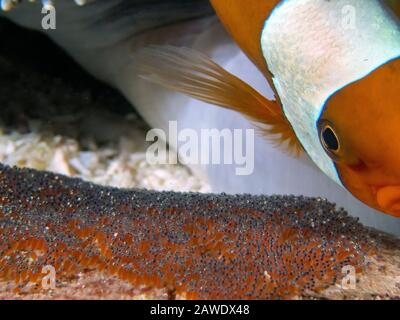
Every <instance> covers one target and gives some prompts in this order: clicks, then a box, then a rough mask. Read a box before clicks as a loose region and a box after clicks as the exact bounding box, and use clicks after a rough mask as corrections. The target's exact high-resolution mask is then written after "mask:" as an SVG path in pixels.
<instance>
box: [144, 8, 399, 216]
mask: <svg viewBox="0 0 400 320" xmlns="http://www.w3.org/2000/svg"><path fill="white" fill-rule="evenodd" d="M211 4H212V5H213V7H214V9H215V11H216V13H217V15H218V16H219V18H220V20H221V21H222V23H223V24H224V26H225V27H226V29H227V30H228V32H229V33H230V34H231V36H232V37H233V39H234V40H235V41H236V42H237V44H238V45H239V46H240V47H241V49H242V50H243V51H244V52H245V53H246V54H247V55H248V57H249V58H250V59H251V60H252V61H253V62H254V64H255V65H257V67H258V68H259V69H260V70H261V71H262V73H263V74H264V75H265V77H266V79H267V80H268V82H269V84H270V86H271V87H272V89H273V90H274V92H275V97H276V100H275V101H269V100H267V99H266V98H265V97H263V96H261V95H260V94H259V93H258V92H256V91H255V90H254V89H253V88H251V87H250V86H249V85H247V84H246V83H244V82H243V81H241V80H240V79H238V78H237V77H235V76H233V75H232V74H230V73H228V72H227V71H226V70H224V69H222V68H221V67H220V66H218V65H216V64H214V63H213V62H212V61H209V59H207V57H204V56H202V55H200V54H199V53H195V52H193V51H191V50H190V49H185V50H184V49H176V48H171V47H169V48H168V49H165V50H163V49H160V48H155V49H154V48H153V49H150V50H148V51H147V52H146V55H147V57H146V58H144V59H138V61H139V64H141V65H142V68H143V69H146V70H143V73H144V74H146V77H147V78H148V79H150V80H152V81H154V82H157V83H159V84H162V85H164V86H166V87H169V88H171V89H174V90H177V91H180V92H183V93H185V94H188V95H190V96H192V97H194V98H197V99H200V100H203V101H205V102H208V103H212V104H215V105H219V106H221V107H224V108H229V109H232V110H235V111H238V112H240V113H242V114H243V115H245V116H247V117H248V118H250V119H252V120H254V121H256V122H258V123H261V124H264V125H265V127H263V130H264V133H267V134H268V135H272V136H274V137H276V136H277V135H278V136H279V138H278V142H279V143H286V144H287V145H288V146H289V149H291V150H299V149H302V150H304V151H305V152H306V153H307V154H308V155H309V157H310V158H311V159H312V160H313V161H314V163H315V164H316V165H317V166H318V167H319V168H320V169H321V170H322V171H323V172H325V173H326V174H327V175H328V176H329V177H330V178H332V179H333V180H334V181H336V182H337V183H338V184H339V185H341V186H343V187H345V188H346V189H348V190H349V191H350V192H351V193H352V194H353V195H355V196H356V197H357V198H358V199H360V200H362V201H363V202H365V203H367V204H368V205H369V206H371V207H373V208H376V209H378V210H380V211H382V212H385V213H388V214H391V215H394V216H400V139H398V135H399V132H400V109H399V104H400V98H399V92H400V59H399V58H400V23H399V16H400V2H399V1H397V0H386V1H380V0H353V1H347V0H337V1H325V0H282V1H280V0H252V1H237V0H211ZM160 52H162V54H161V53H160ZM171 62H173V63H171ZM151 65H152V66H151ZM146 66H147V67H146ZM154 75H156V76H154Z"/></svg>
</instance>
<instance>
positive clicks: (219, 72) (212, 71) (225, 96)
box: [134, 46, 302, 155]
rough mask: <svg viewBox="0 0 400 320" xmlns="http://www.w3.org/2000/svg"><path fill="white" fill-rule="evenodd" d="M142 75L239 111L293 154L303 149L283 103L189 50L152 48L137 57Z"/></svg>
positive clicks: (144, 50) (205, 57) (137, 66)
mask: <svg viewBox="0 0 400 320" xmlns="http://www.w3.org/2000/svg"><path fill="white" fill-rule="evenodd" d="M134 59H135V66H136V70H137V71H138V73H139V75H140V76H141V77H142V78H144V79H146V80H148V81H151V82H153V83H157V84H159V85H162V86H164V87H166V88H168V89H171V90H174V91H177V92H180V93H183V94H186V95H188V96H191V97H193V98H195V99H198V100H201V101H204V102H207V103H210V104H215V105H218V106H220V107H223V108H227V109H230V110H235V111H237V112H240V113H241V114H243V115H245V116H247V117H248V118H250V119H251V120H253V121H255V122H256V123H257V126H258V127H259V128H260V130H261V131H262V133H263V134H264V135H265V136H266V137H268V138H269V139H271V140H273V141H274V142H275V143H276V144H277V145H284V146H285V148H286V149H288V151H289V152H290V153H291V154H294V155H299V154H300V151H301V150H302V147H301V144H300V142H299V141H298V139H297V137H296V135H295V133H294V132H293V129H292V127H291V125H290V123H289V122H288V120H287V119H286V117H285V116H284V115H283V113H282V111H281V108H280V106H279V104H278V103H277V102H276V101H270V100H268V99H266V98H265V97H264V96H262V95H261V94H260V93H258V92H257V91H256V90H254V89H253V88H252V87H251V86H249V85H248V84H247V83H245V82H243V81H242V80H240V79H239V78H237V77H236V76H234V75H233V74H231V73H229V72H228V71H226V70H225V69H223V68H222V67H220V66H219V65H217V64H216V63H214V62H213V61H212V60H211V59H210V58H208V57H207V56H205V55H203V54H201V53H199V52H197V51H195V50H193V49H189V48H180V47H172V46H150V47H147V48H144V49H141V50H139V51H138V52H137V53H135V55H134Z"/></svg>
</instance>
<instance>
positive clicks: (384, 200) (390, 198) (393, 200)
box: [376, 185, 400, 218]
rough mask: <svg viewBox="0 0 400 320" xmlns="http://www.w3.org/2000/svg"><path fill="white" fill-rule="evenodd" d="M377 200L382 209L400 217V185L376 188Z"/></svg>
mask: <svg viewBox="0 0 400 320" xmlns="http://www.w3.org/2000/svg"><path fill="white" fill-rule="evenodd" d="M376 202H377V204H378V206H379V209H380V210H382V211H384V212H385V213H388V214H390V215H392V216H395V217H398V218H400V185H389V186H384V187H380V188H376Z"/></svg>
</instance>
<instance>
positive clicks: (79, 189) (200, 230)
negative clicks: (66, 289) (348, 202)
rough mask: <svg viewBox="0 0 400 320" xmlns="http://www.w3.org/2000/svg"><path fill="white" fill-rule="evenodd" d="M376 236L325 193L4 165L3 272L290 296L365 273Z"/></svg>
mask: <svg viewBox="0 0 400 320" xmlns="http://www.w3.org/2000/svg"><path fill="white" fill-rule="evenodd" d="M373 247H374V246H373V242H372V240H371V238H370V236H369V235H368V232H367V231H366V230H365V229H364V227H363V226H362V225H361V224H359V223H358V222H357V220H356V219H354V218H352V217H350V216H348V215H347V213H346V212H344V211H343V210H336V209H335V206H334V205H333V204H330V203H328V202H327V201H325V200H322V199H319V198H306V197H301V196H300V197H294V196H269V197H267V196H250V195H238V196H231V195H225V194H221V195H214V194H196V193H173V192H153V191H146V190H137V189H133V190H123V189H116V188H108V187H100V186H97V185H94V184H91V183H87V182H83V181H81V180H79V179H72V178H67V177H64V176H60V175H56V174H52V173H47V172H38V171H35V170H29V169H16V168H10V167H7V166H3V165H0V280H2V281H6V282H7V283H8V284H9V285H10V286H12V288H13V290H15V291H16V292H24V290H26V288H27V287H29V288H30V289H29V290H44V289H43V288H41V285H40V284H41V280H42V278H43V274H42V268H43V266H49V265H50V266H53V267H54V270H55V272H56V285H58V286H59V285H62V284H63V283H65V281H70V280H71V279H74V278H76V277H77V275H78V274H80V273H85V272H88V271H93V270H94V271H97V272H99V273H102V274H104V275H105V276H114V277H118V278H119V279H122V280H123V281H127V282H129V283H131V284H132V285H135V286H142V285H144V286H146V287H149V288H161V289H167V290H168V292H169V293H171V295H172V296H173V297H175V296H179V297H183V298H199V299H286V298H293V297H296V296H301V295H304V294H307V292H308V291H309V290H312V291H318V290H322V289H324V288H326V287H328V286H330V285H333V284H335V283H338V282H339V281H340V280H341V279H342V277H343V276H344V275H343V273H342V271H343V268H344V267H348V266H351V267H354V268H355V270H356V272H362V271H363V267H364V266H365V259H364V258H365V256H366V255H367V254H369V252H370V251H371V250H373Z"/></svg>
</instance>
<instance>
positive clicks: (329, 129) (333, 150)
mask: <svg viewBox="0 0 400 320" xmlns="http://www.w3.org/2000/svg"><path fill="white" fill-rule="evenodd" d="M319 131H320V132H319V138H320V140H321V144H322V146H323V147H324V149H325V151H326V152H327V153H328V155H329V156H331V157H333V158H336V157H337V156H338V153H339V151H340V141H339V138H338V135H337V134H336V131H335V129H334V127H333V126H332V125H331V124H330V123H329V122H327V121H323V122H322V123H321V125H320V128H319Z"/></svg>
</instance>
